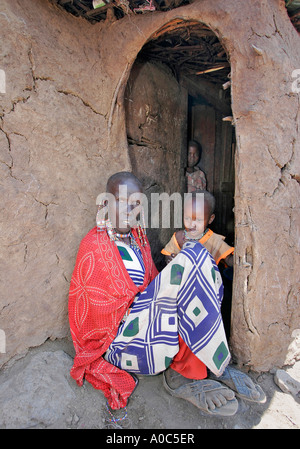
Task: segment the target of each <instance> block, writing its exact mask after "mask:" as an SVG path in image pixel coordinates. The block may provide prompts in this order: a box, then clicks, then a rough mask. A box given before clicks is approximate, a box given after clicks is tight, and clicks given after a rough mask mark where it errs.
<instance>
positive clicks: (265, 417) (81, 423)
mask: <svg viewBox="0 0 300 449" xmlns="http://www.w3.org/2000/svg"><path fill="white" fill-rule="evenodd" d="M62 351H63V352H62ZM52 353H53V355H55V354H60V355H63V358H64V359H66V360H67V365H64V366H62V368H61V370H62V371H63V373H60V374H62V376H63V379H64V382H65V384H64V385H65V386H64V387H62V386H61V385H63V384H62V383H61V382H59V380H58V373H57V370H58V369H60V368H58V369H57V368H56V367H55V368H54V371H55V370H56V372H54V373H51V366H49V365H51V362H50V356H49V354H50V355H51V354H52ZM66 354H67V355H66ZM41 355H46V365H45V372H43V369H44V368H39V367H38V366H41V365H38V366H35V367H33V365H32V364H31V362H32V361H33V360H34V358H37V357H38V356H41ZM73 356H74V349H73V344H72V342H71V341H70V340H69V339H63V340H55V341H47V342H46V343H45V344H44V345H42V346H39V347H37V348H33V349H31V350H30V351H29V352H28V353H27V354H26V356H24V357H23V358H20V359H19V360H17V361H14V362H13V363H10V364H9V366H7V367H6V368H5V369H4V370H2V372H1V373H0V390H1V388H2V389H3V391H4V394H2V393H1V394H0V428H2V429H3V428H6V429H7V428H36V429H41V428H44V429H45V428H48V429H109V428H110V429H116V431H117V429H118V430H120V429H140V430H141V429H161V430H162V429H170V430H171V431H172V430H173V431H176V430H179V429H181V430H184V429H195V430H196V429H299V428H300V399H299V398H297V397H294V396H292V395H291V394H290V393H284V392H283V391H282V390H281V389H280V388H279V387H278V386H277V385H276V384H275V382H274V374H273V373H263V374H257V373H250V375H251V377H252V378H254V379H256V381H257V382H258V383H259V384H260V386H261V387H262V388H263V390H264V391H265V393H266V395H267V400H266V402H265V404H255V403H250V402H245V401H243V400H240V399H239V409H238V412H237V414H236V415H235V416H233V417H227V418H216V417H212V416H209V415H206V414H201V413H199V411H198V409H197V408H195V407H194V406H193V405H192V404H189V403H188V402H186V401H184V400H181V399H177V398H174V397H171V396H170V395H169V394H168V393H167V392H166V391H165V390H164V387H163V384H162V375H157V376H149V377H145V376H139V384H138V386H137V388H136V390H135V391H134V393H133V394H132V396H131V398H130V401H129V404H128V407H127V417H126V419H124V420H123V421H120V422H119V423H118V425H117V426H116V425H114V426H112V425H111V424H110V423H109V421H108V418H109V414H108V412H107V409H106V401H105V398H104V396H103V394H102V392H100V391H96V390H94V389H93V387H92V386H91V385H90V384H88V383H87V382H85V383H84V386H83V387H78V386H77V385H76V383H75V382H74V381H73V379H72V378H71V377H70V376H69V367H70V366H72V358H73ZM47 360H48V366H47ZM31 366H32V368H30V367H31ZM28 369H29V370H30V369H31V370H32V371H33V372H32V373H29V374H28ZM49 370H50V371H49ZM286 371H287V372H288V373H289V374H290V375H291V376H292V377H293V379H296V380H298V381H299V380H300V362H297V363H296V364H295V365H294V366H293V367H288V368H286ZM48 372H50V374H51V375H50V377H51V380H50V382H53V384H51V383H50V385H49V383H47V382H48V381H47V379H46V377H47V373H48ZM18 376H19V377H18ZM24 376H25V377H24ZM26 376H27V379H29V380H26V381H25V382H26V383H27V384H30V385H29V388H28V394H27V395H26V396H25V395H24V394H23V392H24V390H26V389H27V386H28V385H23V386H20V389H21V390H20V391H21V392H20V393H18V391H17V390H18V384H20V382H22V381H23V380H24V379H25V378H26ZM28 376H29V377H28ZM39 376H40V377H41V379H40V380H39ZM13 379H14V380H13ZM22 379H23V380H22ZM9 382H10V383H9ZM51 385H52V386H51ZM1 386H2V387H1ZM43 387H44V389H43ZM66 388H67V389H66ZM10 389H11V391H12V392H11V393H10V392H9V390H10ZM46 390H48V391H46ZM49 390H53V391H52V392H51V391H50V392H49ZM69 392H70V394H69V395H68V393H69ZM49 393H50V396H49V397H48V396H47V394H49ZM55 394H56V396H55ZM14 395H15V398H14V399H13V398H12V397H13V396H14ZM43 395H44V396H45V397H44V398H43ZM1 396H2V399H1ZM5 396H6V398H5ZM62 397H63V398H62ZM55 398H57V399H55ZM1 402H2V403H1ZM33 402H36V404H34V403H33ZM45 404H46V405H45ZM39 407H40V409H39ZM47 407H49V408H50V407H52V408H53V409H54V414H55V419H53V417H51V416H50V415H49V414H48V415H47V416H46V415H45V409H47ZM34 408H36V409H37V410H36V411H35V412H34V411H33V410H34ZM9 409H10V410H9ZM20 411H21V412H20ZM20 413H21V415H20ZM30 413H31V414H32V415H33V414H34V413H35V414H38V415H40V416H41V419H37V418H36V416H35V418H34V419H33V418H32V417H31V416H30ZM1 414H2V420H1ZM22 414H23V415H22ZM24 415H26V419H25V420H24ZM42 416H44V418H43V419H42ZM45 416H46V417H45ZM117 416H119V417H120V416H123V412H122V413H119V414H118V415H117Z"/></svg>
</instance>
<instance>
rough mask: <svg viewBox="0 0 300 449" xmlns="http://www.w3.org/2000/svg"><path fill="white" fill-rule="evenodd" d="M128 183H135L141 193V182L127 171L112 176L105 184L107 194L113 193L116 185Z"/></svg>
mask: <svg viewBox="0 0 300 449" xmlns="http://www.w3.org/2000/svg"><path fill="white" fill-rule="evenodd" d="M128 181H129V182H133V183H135V184H136V185H137V186H138V187H139V190H140V191H141V192H142V191H143V185H142V183H141V181H140V180H139V179H138V178H137V177H136V176H135V175H134V174H133V173H131V172H128V171H120V172H118V173H115V174H114V175H112V176H111V177H110V178H109V179H108V181H107V183H106V191H107V192H109V193H113V191H114V189H115V187H116V186H117V185H122V184H126V183H127V182H128Z"/></svg>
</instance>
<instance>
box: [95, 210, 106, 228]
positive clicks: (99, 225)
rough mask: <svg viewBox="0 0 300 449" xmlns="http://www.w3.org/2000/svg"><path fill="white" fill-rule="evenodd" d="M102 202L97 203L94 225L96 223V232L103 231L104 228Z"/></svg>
mask: <svg viewBox="0 0 300 449" xmlns="http://www.w3.org/2000/svg"><path fill="white" fill-rule="evenodd" d="M103 207H104V204H99V206H98V212H97V215H96V225H97V232H103V231H105V229H106V220H105V218H104V216H103V211H102V209H103Z"/></svg>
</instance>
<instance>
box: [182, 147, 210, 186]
mask: <svg viewBox="0 0 300 449" xmlns="http://www.w3.org/2000/svg"><path fill="white" fill-rule="evenodd" d="M201 154H202V147H201V145H200V144H199V143H198V142H196V140H190V141H189V144H188V167H187V169H186V174H185V176H186V183H187V191H188V192H194V191H195V190H198V189H201V190H205V189H206V176H205V173H204V172H203V171H202V170H201V169H200V168H199V167H198V165H197V164H198V163H199V162H200V159H201Z"/></svg>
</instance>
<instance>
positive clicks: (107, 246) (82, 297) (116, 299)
mask: <svg viewBox="0 0 300 449" xmlns="http://www.w3.org/2000/svg"><path fill="white" fill-rule="evenodd" d="M132 232H133V234H134V237H135V238H136V241H137V242H138V245H139V247H140V249H141V251H142V255H143V260H144V264H145V269H146V273H145V278H144V284H143V285H142V286H141V287H136V285H135V284H134V283H133V281H132V280H131V278H130V276H129V275H128V273H127V270H126V268H125V266H124V263H123V261H122V259H121V256H120V254H119V251H118V249H117V247H116V245H115V243H114V242H111V241H110V239H109V237H108V235H107V233H106V232H97V228H96V227H95V228H93V229H92V230H91V231H90V232H89V233H88V234H87V235H86V236H85V237H84V239H83V240H82V242H81V244H80V247H79V251H78V255H77V259H76V264H75V268H74V272H73V275H72V279H71V284H70V293H69V321H70V328H71V335H72V339H73V343H74V347H75V352H76V355H75V358H74V364H73V367H72V369H71V372H70V374H71V376H72V377H73V378H74V379H75V380H76V382H77V384H78V385H80V386H81V385H82V384H83V378H84V377H85V379H86V380H87V381H88V382H90V383H91V384H92V385H93V387H94V388H96V389H100V390H102V391H103V393H104V395H105V397H106V398H107V400H108V403H109V405H110V406H111V408H113V409H118V408H122V407H125V406H126V404H127V399H128V397H129V396H130V394H131V393H132V391H133V390H134V387H135V381H134V379H133V378H132V376H131V375H130V374H128V373H127V372H126V371H123V370H121V369H119V368H117V367H115V366H113V365H111V364H110V363H109V362H107V361H106V360H105V359H104V358H103V354H104V353H105V351H106V350H107V348H108V347H109V345H110V343H111V342H112V341H113V339H114V338H115V336H116V333H117V331H118V327H119V324H120V321H121V320H122V318H123V316H124V314H125V312H126V310H127V309H128V307H129V306H130V304H131V303H132V301H133V299H134V297H135V296H136V294H137V293H138V292H140V291H143V290H144V289H145V288H146V287H147V285H148V284H149V283H150V282H151V281H152V280H153V279H154V278H155V276H156V275H157V274H158V272H157V269H156V267H155V265H154V262H153V260H152V256H151V250H150V245H149V243H148V241H147V243H148V244H147V245H145V246H142V245H141V242H140V240H139V239H138V235H137V232H136V230H135V229H132Z"/></svg>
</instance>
